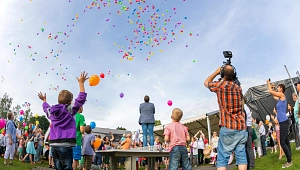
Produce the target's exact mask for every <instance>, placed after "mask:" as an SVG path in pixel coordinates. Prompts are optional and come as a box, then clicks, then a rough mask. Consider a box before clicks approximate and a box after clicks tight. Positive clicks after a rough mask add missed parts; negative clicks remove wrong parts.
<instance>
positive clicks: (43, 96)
mask: <svg viewBox="0 0 300 170" xmlns="http://www.w3.org/2000/svg"><path fill="white" fill-rule="evenodd" d="M38 97H39V98H40V99H41V100H42V101H43V102H46V93H44V95H43V94H42V92H39V93H38Z"/></svg>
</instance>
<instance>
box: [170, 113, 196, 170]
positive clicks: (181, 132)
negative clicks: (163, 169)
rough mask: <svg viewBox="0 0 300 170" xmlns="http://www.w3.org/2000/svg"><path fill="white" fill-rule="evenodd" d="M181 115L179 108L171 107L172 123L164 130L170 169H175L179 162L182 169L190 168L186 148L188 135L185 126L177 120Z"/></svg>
mask: <svg viewBox="0 0 300 170" xmlns="http://www.w3.org/2000/svg"><path fill="white" fill-rule="evenodd" d="M182 115H183V112H182V110H181V109H179V108H175V109H173V111H172V115H171V119H172V123H170V124H168V125H167V127H166V128H165V131H164V136H165V141H166V142H169V147H170V156H169V158H170V165H169V169H170V170H175V169H176V170H177V169H178V164H179V163H180V164H181V166H182V169H183V170H191V169H192V167H191V164H190V163H189V157H188V152H187V149H186V141H189V140H190V136H189V133H188V131H187V129H186V127H185V126H183V125H182V124H181V123H180V122H179V121H180V119H181V118H182Z"/></svg>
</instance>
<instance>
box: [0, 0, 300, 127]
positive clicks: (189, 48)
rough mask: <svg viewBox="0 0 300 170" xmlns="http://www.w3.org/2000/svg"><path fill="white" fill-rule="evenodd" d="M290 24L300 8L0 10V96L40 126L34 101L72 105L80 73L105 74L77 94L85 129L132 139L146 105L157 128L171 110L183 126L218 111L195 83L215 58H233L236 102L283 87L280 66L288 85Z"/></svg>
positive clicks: (40, 3) (187, 0) (293, 43)
mask: <svg viewBox="0 0 300 170" xmlns="http://www.w3.org/2000/svg"><path fill="white" fill-rule="evenodd" d="M299 18H300V2H299V1H272V2H270V1H239V0H232V1H231V0H230V1H229V0H225V1H208V0H203V1H199V0H176V1H175V0H144V1H142V0H141V2H136V0H130V1H128V0H124V1H122V0H116V3H115V0H110V1H108V0H101V1H100V0H94V1H93V0H80V1H75V0H51V1H50V0H25V1H20V0H2V1H0V21H1V22H0V65H1V69H0V76H1V81H0V87H1V88H0V96H2V95H3V94H4V93H8V94H9V96H10V97H12V98H13V106H16V105H17V104H19V105H21V106H22V104H24V103H25V102H28V103H30V104H31V105H30V108H31V110H32V112H33V114H34V115H35V114H38V115H40V116H41V115H44V113H43V110H42V106H41V105H42V101H41V100H39V99H38V97H37V93H38V92H43V93H44V92H45V93H47V101H48V103H49V104H50V105H54V104H57V96H58V93H59V91H60V90H63V89H67V90H69V91H71V92H72V93H73V95H74V99H75V97H77V95H78V92H79V86H78V82H77V80H76V77H78V76H79V75H80V72H82V71H86V72H87V73H88V75H89V76H91V75H98V76H99V74H100V73H104V74H105V78H103V79H101V80H100V83H99V84H98V85H97V86H93V87H91V86H89V82H88V81H87V82H86V84H85V89H86V92H87V94H88V95H87V102H86V103H85V105H84V111H83V115H84V116H85V119H86V123H87V124H89V123H90V122H92V121H94V122H95V123H96V126H97V127H102V128H113V129H115V128H117V127H118V126H121V127H125V128H126V129H127V130H131V131H134V130H136V129H141V126H140V125H139V124H138V119H139V105H140V103H143V98H144V96H145V95H149V96H150V102H153V103H154V104H155V109H156V113H155V119H158V120H161V122H162V124H166V123H169V122H170V121H171V119H170V115H171V111H172V109H174V108H176V107H178V108H181V109H182V110H183V112H184V115H183V119H187V118H191V117H196V116H200V115H203V114H205V113H208V112H211V111H215V110H217V109H218V104H217V99H216V95H215V94H214V93H211V92H210V91H209V90H208V89H206V88H205V87H204V85H203V83H204V80H205V79H206V78H207V77H208V76H209V75H210V74H211V73H213V72H214V71H215V70H216V68H218V67H220V66H221V65H222V64H223V61H225V59H224V57H223V53H222V52H223V51H226V50H229V51H232V53H233V58H232V64H233V65H234V66H235V68H236V70H237V75H238V77H239V80H240V82H241V84H242V87H243V92H244V93H245V92H246V91H247V90H248V88H250V87H252V86H257V85H261V84H265V83H266V80H267V79H269V78H271V80H274V81H277V80H281V79H286V78H288V75H287V73H286V71H285V68H284V65H286V66H287V68H288V69H289V72H290V74H291V76H292V77H295V76H296V71H297V70H299V64H300V60H299V59H300V57H299V51H298V50H299V47H300V32H299V30H300V22H299ZM131 41H132V42H131ZM120 93H123V94H124V97H123V98H120ZM168 100H171V101H172V102H173V105H172V106H168V104H167V102H168ZM22 109H24V110H25V109H26V106H24V107H23V106H22Z"/></svg>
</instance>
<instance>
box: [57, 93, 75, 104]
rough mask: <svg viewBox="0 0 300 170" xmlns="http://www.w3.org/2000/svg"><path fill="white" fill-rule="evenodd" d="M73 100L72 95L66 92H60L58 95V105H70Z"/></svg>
mask: <svg viewBox="0 0 300 170" xmlns="http://www.w3.org/2000/svg"><path fill="white" fill-rule="evenodd" d="M72 100H73V94H72V93H71V92H69V91H68V90H62V91H60V92H59V94H58V104H70V103H71V101H72Z"/></svg>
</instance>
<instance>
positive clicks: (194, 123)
mask: <svg viewBox="0 0 300 170" xmlns="http://www.w3.org/2000/svg"><path fill="white" fill-rule="evenodd" d="M218 113H219V110H217V111H213V112H210V113H205V114H202V115H200V116H196V117H192V118H188V119H185V120H182V121H180V123H181V124H183V125H184V126H186V127H188V131H189V134H190V135H191V136H194V135H195V134H196V133H197V132H198V131H199V130H202V132H203V133H204V134H205V136H206V137H207V135H208V125H207V119H206V118H207V117H208V118H209V120H210V127H211V132H214V131H219V129H220V128H219V114H218ZM168 124H169V123H168ZM168 124H165V125H159V126H155V127H154V130H153V131H154V135H157V136H160V137H163V132H164V128H165V127H166V126H167V125H168Z"/></svg>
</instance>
